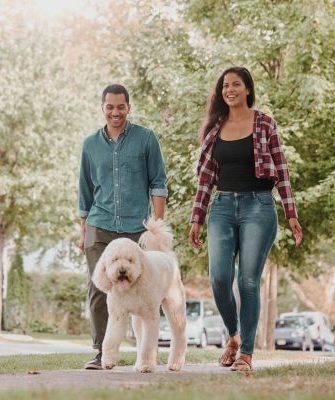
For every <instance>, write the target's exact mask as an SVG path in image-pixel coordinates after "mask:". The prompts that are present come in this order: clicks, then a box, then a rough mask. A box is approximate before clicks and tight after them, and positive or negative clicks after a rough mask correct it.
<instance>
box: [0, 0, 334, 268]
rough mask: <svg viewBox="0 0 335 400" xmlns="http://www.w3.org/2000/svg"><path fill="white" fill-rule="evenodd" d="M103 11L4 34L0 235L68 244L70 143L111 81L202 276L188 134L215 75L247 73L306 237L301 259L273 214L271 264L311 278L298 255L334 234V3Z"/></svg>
mask: <svg viewBox="0 0 335 400" xmlns="http://www.w3.org/2000/svg"><path fill="white" fill-rule="evenodd" d="M99 9H100V13H99V14H98V17H97V18H96V20H95V21H92V20H88V19H87V18H85V17H78V18H76V19H64V20H63V21H62V22H60V24H61V25H59V27H58V28H60V27H62V28H61V29H58V30H57V34H56V33H55V30H53V28H52V27H49V28H47V27H46V26H43V27H42V26H40V25H36V24H32V23H31V24H26V23H25V21H24V19H23V16H22V15H21V16H20V15H11V18H10V19H9V21H13V23H11V22H8V21H7V22H6V24H2V25H1V28H0V36H1V42H0V50H1V52H2V54H3V57H2V58H1V60H0V70H1V74H0V82H1V85H2V87H3V88H5V90H3V91H2V93H1V94H0V110H1V113H2V115H3V118H2V120H1V123H0V171H1V177H2V178H3V177H4V179H2V181H1V184H2V186H1V193H0V206H1V210H0V218H1V219H2V221H3V223H4V224H5V226H6V229H7V231H8V234H11V235H14V236H15V235H16V237H17V238H20V239H22V238H28V237H29V238H30V242H31V241H32V240H33V241H35V243H36V245H37V244H39V245H43V246H45V247H46V246H48V245H49V244H50V242H51V241H52V240H58V239H60V238H63V237H64V236H68V237H71V235H73V230H71V229H70V228H71V227H72V226H73V223H74V220H75V210H76V183H77V175H78V168H77V166H78V161H79V148H80V143H81V140H82V138H83V136H84V135H85V134H87V133H89V131H90V128H89V127H90V126H93V125H94V123H95V121H96V119H97V117H96V116H97V111H98V108H99V97H98V96H97V93H100V91H101V89H102V88H103V86H105V85H106V84H108V83H111V82H120V83H124V84H125V85H126V86H127V87H128V88H129V90H130V93H131V101H132V106H133V107H132V119H133V120H135V121H136V122H139V123H143V124H144V125H146V126H149V127H151V128H153V129H154V130H155V131H156V133H157V134H158V136H159V137H160V141H161V143H162V147H163V151H164V155H165V159H166V164H167V172H168V186H169V192H170V195H169V199H168V201H169V203H168V215H167V219H168V220H169V222H171V224H172V226H173V229H174V232H175V237H176V249H177V252H178V254H179V256H180V260H181V265H182V270H183V273H184V275H185V274H187V273H189V271H204V270H205V269H206V268H207V262H206V259H207V257H206V251H201V252H199V251H197V250H193V249H192V248H191V247H190V246H189V245H188V243H187V234H188V230H189V215H190V211H191V206H192V199H193V195H194V193H195V186H196V180H195V176H194V163H195V161H196V158H197V151H198V147H199V144H198V141H197V132H198V129H199V126H200V124H201V120H202V118H203V116H204V113H205V108H206V101H207V97H208V95H209V93H210V91H211V89H212V88H213V86H214V83H215V81H216V79H217V77H218V76H219V75H220V74H221V72H222V70H223V69H224V68H226V67H228V66H230V65H232V64H238V65H241V64H243V65H245V66H246V67H248V68H249V69H250V70H251V71H252V73H253V76H254V78H255V83H256V94H257V107H258V108H260V109H262V110H264V111H266V112H269V113H271V114H272V115H273V116H274V117H275V118H276V120H277V121H278V124H279V127H280V130H281V134H282V138H283V143H284V148H285V153H286V155H287V158H288V160H289V165H290V171H291V180H292V185H293V188H294V191H295V194H296V198H297V202H298V208H299V215H300V220H301V223H302V225H303V228H304V233H305V241H304V244H303V247H302V248H301V249H300V250H298V251H297V250H296V249H295V248H294V246H293V244H292V243H293V240H292V236H291V233H290V231H289V230H288V228H287V224H286V222H285V221H284V218H283V213H282V211H281V207H280V206H279V207H278V210H279V214H280V215H279V217H280V221H281V229H280V232H279V236H278V240H277V243H276V246H275V248H274V251H273V252H272V261H273V262H275V263H276V264H280V265H285V266H290V267H293V268H297V269H298V270H299V269H301V270H304V271H305V272H306V271H308V268H306V263H307V261H308V257H307V256H308V254H309V253H313V252H314V251H315V248H316V246H317V243H318V241H319V240H320V239H322V238H323V237H328V238H330V239H333V237H334V234H333V232H334V218H332V216H333V214H334V202H333V198H334V190H335V189H334V187H335V185H334V180H335V172H334V171H335V168H334V166H335V160H334V157H335V156H334V154H335V151H334V150H335V149H334V141H333V138H332V134H333V132H334V123H335V122H334V118H333V114H334V103H333V101H332V98H333V92H334V85H335V77H334V61H333V60H334V55H335V54H334V46H333V43H334V39H335V31H334V24H333V20H334V16H335V10H334V3H333V2H332V1H330V0H323V1H321V2H320V1H315V0H299V1H298V0H283V1H276V0H252V1H251V0H245V1H243V2H242V1H238V0H225V1H223V2H217V1H213V0H178V1H176V2H174V3H171V2H167V1H164V0H159V1H155V2H153V1H149V0H148V1H145V2H137V1H135V0H126V1H122V2H121V1H118V0H115V1H113V2H111V1H105V2H99ZM17 26H20V29H16V27H17ZM87 29H89V32H90V35H89V36H88V35H87ZM37 227H38V228H37Z"/></svg>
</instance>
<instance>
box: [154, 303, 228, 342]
mask: <svg viewBox="0 0 335 400" xmlns="http://www.w3.org/2000/svg"><path fill="white" fill-rule="evenodd" d="M186 317H187V343H188V344H189V345H196V346H197V347H206V346H207V345H216V346H218V347H223V346H224V345H225V343H226V341H227V337H228V332H227V329H226V327H225V325H224V324H223V321H222V318H221V316H220V314H219V311H218V309H217V307H216V305H215V303H214V302H213V301H212V300H209V299H189V300H187V301H186ZM170 341H171V331H170V326H169V323H168V321H167V320H166V318H165V316H164V314H163V312H161V320H160V326H159V338H158V344H159V345H161V346H162V345H169V344H170Z"/></svg>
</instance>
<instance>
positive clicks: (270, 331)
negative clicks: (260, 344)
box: [266, 265, 278, 350]
mask: <svg viewBox="0 0 335 400" xmlns="http://www.w3.org/2000/svg"><path fill="white" fill-rule="evenodd" d="M269 275H270V283H269V301H268V317H267V336H266V349H267V350H274V349H275V338H274V331H275V327H276V319H277V293H278V267H277V265H271V266H270V267H269Z"/></svg>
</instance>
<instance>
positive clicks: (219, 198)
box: [208, 191, 277, 354]
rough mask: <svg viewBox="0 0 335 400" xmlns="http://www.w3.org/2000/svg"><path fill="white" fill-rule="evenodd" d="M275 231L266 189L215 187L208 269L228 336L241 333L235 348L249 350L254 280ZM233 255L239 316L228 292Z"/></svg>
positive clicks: (255, 315)
mask: <svg viewBox="0 0 335 400" xmlns="http://www.w3.org/2000/svg"><path fill="white" fill-rule="evenodd" d="M276 233H277V212H276V208H275V204H274V200H273V197H272V193H271V191H262V192H219V191H218V192H216V193H215V194H214V198H213V201H212V204H211V207H210V211H209V219H208V253H209V275H210V281H211V284H212V290H213V294H214V298H215V302H216V304H217V307H218V309H219V311H220V314H221V316H222V318H223V321H224V323H225V325H226V327H227V329H228V331H229V335H230V336H234V335H236V334H238V333H239V329H238V327H240V335H241V340H242V344H241V352H243V353H247V354H251V353H252V352H253V350H254V342H255V336H256V329H257V323H258V319H259V309H260V299H259V297H260V296H259V286H260V280H261V275H262V271H263V268H264V264H265V261H266V258H267V255H268V253H269V251H270V249H271V246H272V244H273V242H274V240H275V237H276ZM237 256H238V263H239V268H238V288H239V293H240V299H241V308H240V315H239V319H238V317H237V310H236V301H235V297H234V293H233V281H234V276H235V259H236V257H237Z"/></svg>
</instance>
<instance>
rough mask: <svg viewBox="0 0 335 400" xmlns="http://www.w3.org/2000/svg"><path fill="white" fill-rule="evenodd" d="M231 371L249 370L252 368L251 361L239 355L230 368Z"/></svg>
mask: <svg viewBox="0 0 335 400" xmlns="http://www.w3.org/2000/svg"><path fill="white" fill-rule="evenodd" d="M230 369H231V371H241V372H250V371H251V370H252V365H251V362H249V361H247V360H246V358H244V357H243V356H240V357H239V358H238V359H237V360H236V361H235V362H234V363H233V364H232V367H231V368H230Z"/></svg>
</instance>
